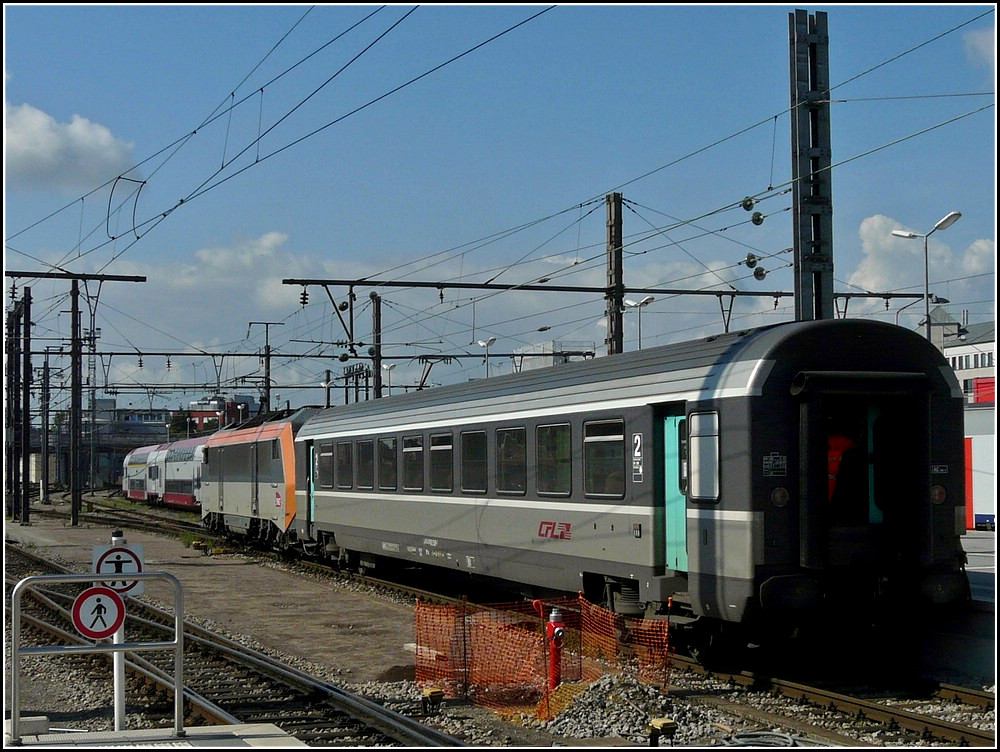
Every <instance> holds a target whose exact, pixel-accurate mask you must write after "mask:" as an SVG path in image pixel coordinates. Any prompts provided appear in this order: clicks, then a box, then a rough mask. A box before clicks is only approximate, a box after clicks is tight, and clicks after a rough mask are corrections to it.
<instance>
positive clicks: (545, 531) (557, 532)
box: [538, 522, 573, 540]
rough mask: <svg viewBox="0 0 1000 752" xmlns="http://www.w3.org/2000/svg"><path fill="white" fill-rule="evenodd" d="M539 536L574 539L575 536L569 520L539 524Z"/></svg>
mask: <svg viewBox="0 0 1000 752" xmlns="http://www.w3.org/2000/svg"><path fill="white" fill-rule="evenodd" d="M538 537H539V538H552V539H553V540H572V538H573V536H572V534H571V533H570V523H568V522H542V523H541V524H540V525H539V526H538Z"/></svg>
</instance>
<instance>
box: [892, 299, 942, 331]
mask: <svg viewBox="0 0 1000 752" xmlns="http://www.w3.org/2000/svg"><path fill="white" fill-rule="evenodd" d="M919 302H920V298H917V299H916V300H914V301H913V302H912V303H907V304H906V305H905V306H903V307H902V308H899V309H898V310H897V311H896V325H897V326H898V325H899V314H901V313H902V312H903V311H905V310H906V309H907V308H909V307H910V306H911V305H916V304H917V303H919ZM950 302H951V301H950V300H948V298H939V297H938V296H937V295H935V294H934V293H931V303H933V304H934V305H944V304H945V303H950Z"/></svg>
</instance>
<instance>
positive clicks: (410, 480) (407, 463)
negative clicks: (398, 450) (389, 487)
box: [403, 436, 424, 491]
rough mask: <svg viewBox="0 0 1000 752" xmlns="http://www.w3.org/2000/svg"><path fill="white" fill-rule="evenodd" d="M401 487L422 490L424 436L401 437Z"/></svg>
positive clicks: (409, 489) (408, 489)
mask: <svg viewBox="0 0 1000 752" xmlns="http://www.w3.org/2000/svg"><path fill="white" fill-rule="evenodd" d="M403 488H404V489H406V490H407V491H423V490H424V437H423V436H409V437H407V436H404V437H403Z"/></svg>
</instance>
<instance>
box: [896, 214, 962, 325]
mask: <svg viewBox="0 0 1000 752" xmlns="http://www.w3.org/2000/svg"><path fill="white" fill-rule="evenodd" d="M961 216H962V212H957V211H953V212H949V213H948V214H947V215H946V216H944V217H942V218H941V219H939V220H938V223H937V224H936V225H934V227H933V228H931V231H930V232H928V233H926V234H924V235H921V234H920V233H917V232H910V231H909V230H893V231H892V234H893V235H895V236H896V237H897V238H909V239H913V238H923V239H924V330H925V332H926V337H927V341H928V342H929V341H930V340H931V294H930V276H929V272H928V268H927V238H929V237H930V236H931V235H933V234H934V233H935V232H937V231H938V230H947V229H948V228H949V227H951V226H952V225H953V224H955V223H956V222H957V221H958V220H959V219H960V218H961Z"/></svg>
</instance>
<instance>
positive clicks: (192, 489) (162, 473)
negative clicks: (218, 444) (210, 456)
mask: <svg viewBox="0 0 1000 752" xmlns="http://www.w3.org/2000/svg"><path fill="white" fill-rule="evenodd" d="M204 443H205V439H204V438H194V439H184V440H182V441H175V442H172V443H163V444H153V445H152V446H146V447H140V448H139V449H133V450H132V451H131V452H129V453H128V454H126V455H125V460H124V462H123V463H122V469H123V473H122V493H123V494H124V496H125V498H127V499H131V500H132V501H142V502H145V503H147V504H152V505H163V506H168V507H176V508H180V509H200V508H201V466H202V446H203V445H204Z"/></svg>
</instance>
